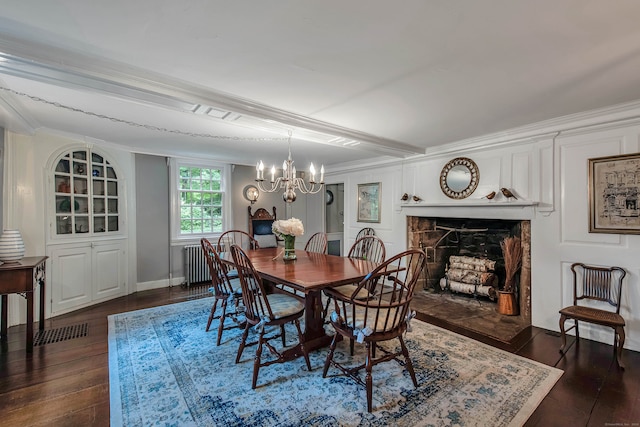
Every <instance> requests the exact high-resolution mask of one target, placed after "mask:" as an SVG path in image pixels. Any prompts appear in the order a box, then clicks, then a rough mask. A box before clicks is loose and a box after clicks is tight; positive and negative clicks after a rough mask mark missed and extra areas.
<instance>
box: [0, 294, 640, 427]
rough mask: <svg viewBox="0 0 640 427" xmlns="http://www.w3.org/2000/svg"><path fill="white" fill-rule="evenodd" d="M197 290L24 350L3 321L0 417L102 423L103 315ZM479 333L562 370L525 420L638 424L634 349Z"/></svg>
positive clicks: (639, 376) (639, 365)
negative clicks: (619, 351)
mask: <svg viewBox="0 0 640 427" xmlns="http://www.w3.org/2000/svg"><path fill="white" fill-rule="evenodd" d="M201 292H202V288H198V287H192V288H191V289H190V290H186V289H183V288H180V287H174V288H166V289H157V290H152V291H145V292H139V293H136V294H132V295H129V296H126V297H122V298H118V299H115V300H112V301H108V302H105V303H102V304H99V305H96V306H93V307H90V308H86V309H83V310H79V311H76V312H74V313H71V314H66V315H63V316H59V317H56V318H53V319H48V320H47V321H46V324H45V328H46V329H47V330H49V329H53V328H60V327H64V326H69V325H76V324H80V323H85V322H86V323H87V324H88V329H87V331H88V332H87V335H86V336H84V337H80V338H73V339H69V340H65V341H60V342H56V343H51V344H45V345H39V346H36V347H35V348H34V352H33V354H32V355H27V354H26V353H25V351H24V348H25V342H24V341H25V340H24V334H25V327H24V325H21V326H17V327H13V328H10V329H9V334H8V339H7V341H6V342H4V343H3V345H2V348H1V352H0V414H2V415H1V418H0V425H3V426H108V425H109V362H108V346H107V334H108V331H107V316H108V315H109V314H114V313H120V312H125V311H131V310H138V309H142V308H147V307H153V306H157V305H164V304H171V303H175V302H180V301H184V300H186V299H188V298H197V297H200V296H201V295H202V294H201ZM203 327H204V325H203ZM475 338H478V337H475ZM212 339H214V335H212ZM481 340H482V341H485V342H487V343H489V344H494V345H496V346H498V347H501V348H504V349H506V350H509V351H511V352H514V353H517V354H519V355H521V356H524V357H528V358H530V359H533V360H536V361H539V362H541V363H544V364H547V365H551V366H556V367H558V368H560V369H562V370H564V375H563V376H562V377H561V378H560V380H559V381H558V383H557V384H556V385H555V387H554V388H553V389H552V390H551V392H550V393H549V394H548V395H547V397H546V398H545V399H544V400H543V401H542V403H541V404H540V406H539V407H538V408H537V409H536V411H535V412H534V413H533V415H532V416H531V418H530V419H529V420H528V422H527V423H526V425H527V426H544V427H547V426H563V427H564V426H607V425H610V426H613V425H619V426H634V425H636V426H638V425H640V353H638V352H632V351H628V350H625V351H624V353H623V360H624V362H625V365H626V370H625V371H621V370H619V369H618V368H617V366H616V364H615V361H614V359H613V350H612V347H611V346H608V345H605V344H601V343H596V342H593V341H587V340H580V342H579V345H576V343H575V342H574V340H573V338H571V339H570V343H571V345H570V347H569V350H568V353H567V355H566V357H560V354H559V353H558V347H559V346H560V338H559V337H558V336H557V334H555V333H553V332H549V331H545V330H543V329H539V328H531V329H530V330H528V331H527V332H526V334H523V336H521V337H519V340H518V341H517V344H515V345H513V346H512V347H511V348H508V347H505V345H504V343H492V342H490V341H489V340H488V339H481Z"/></svg>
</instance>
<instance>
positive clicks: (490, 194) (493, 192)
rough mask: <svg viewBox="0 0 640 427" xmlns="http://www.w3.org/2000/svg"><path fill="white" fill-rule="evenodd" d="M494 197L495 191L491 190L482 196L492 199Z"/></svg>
mask: <svg viewBox="0 0 640 427" xmlns="http://www.w3.org/2000/svg"><path fill="white" fill-rule="evenodd" d="M494 197H496V192H495V191H492V192H491V193H489V194H487V195H486V196H484V198H485V199H489V200H491V199H493V198H494Z"/></svg>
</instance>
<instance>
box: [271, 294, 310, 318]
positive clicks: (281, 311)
mask: <svg viewBox="0 0 640 427" xmlns="http://www.w3.org/2000/svg"><path fill="white" fill-rule="evenodd" d="M267 300H268V301H269V305H270V306H271V311H272V312H273V317H274V318H273V319H271V320H278V319H282V318H285V317H289V316H293V315H295V314H299V313H302V312H303V311H304V304H303V303H301V302H300V301H299V300H298V299H297V298H294V297H292V296H289V295H285V294H269V295H267Z"/></svg>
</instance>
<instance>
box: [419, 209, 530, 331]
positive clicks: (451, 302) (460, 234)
mask: <svg viewBox="0 0 640 427" xmlns="http://www.w3.org/2000/svg"><path fill="white" fill-rule="evenodd" d="M510 236H515V237H519V238H520V239H521V242H522V245H523V259H522V267H521V269H520V272H519V277H518V279H519V280H518V281H517V282H518V286H516V297H517V301H518V306H519V314H518V315H516V316H505V315H502V314H498V313H497V312H496V307H497V305H496V299H497V298H496V294H497V291H498V290H500V289H502V286H503V285H504V277H505V271H504V258H503V255H502V249H501V247H500V242H501V241H502V240H504V239H505V238H506V237H510ZM407 243H408V247H409V248H419V249H422V250H423V251H424V252H425V253H426V255H427V268H426V269H425V271H424V273H423V277H422V278H421V280H420V282H419V283H418V286H417V288H416V293H415V296H414V303H413V305H412V308H413V309H414V310H415V311H416V312H418V314H419V316H420V315H421V316H422V317H429V318H431V320H434V322H433V323H436V324H438V323H440V324H442V325H444V326H448V325H452V326H454V327H456V328H461V329H463V330H469V331H472V332H474V333H477V334H481V335H483V336H487V337H490V338H493V339H496V340H498V341H502V342H507V343H508V342H511V341H512V340H513V339H515V337H516V336H517V335H518V334H519V333H520V332H522V331H523V330H524V329H526V328H527V327H528V326H530V325H531V298H530V296H531V250H530V245H531V223H530V221H528V220H513V219H505V220H502V219H482V218H480V219H478V218H440V217H418V216H409V217H407Z"/></svg>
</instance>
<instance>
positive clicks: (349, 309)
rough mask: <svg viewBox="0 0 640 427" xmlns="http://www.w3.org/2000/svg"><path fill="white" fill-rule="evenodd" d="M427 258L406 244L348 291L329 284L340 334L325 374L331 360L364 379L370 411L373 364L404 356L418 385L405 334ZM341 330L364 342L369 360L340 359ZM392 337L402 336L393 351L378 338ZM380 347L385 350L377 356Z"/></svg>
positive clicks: (333, 317)
mask: <svg viewBox="0 0 640 427" xmlns="http://www.w3.org/2000/svg"><path fill="white" fill-rule="evenodd" d="M425 262H426V256H425V254H424V252H422V251H420V250H416V249H412V250H408V251H405V252H402V253H400V254H398V255H396V256H394V257H392V258H390V259H389V260H387V261H386V262H384V263H382V264H381V265H379V266H378V267H376V268H375V269H374V270H373V271H372V272H371V273H369V274H368V275H367V276H366V277H365V279H364V280H362V282H360V284H358V286H357V287H354V290H353V292H352V294H351V295H349V296H345V295H343V294H341V293H338V292H333V290H332V289H327V290H326V292H327V293H328V294H330V295H331V296H332V298H333V301H334V309H335V311H334V312H333V313H332V314H331V325H332V326H333V328H334V329H335V331H336V334H335V335H334V336H333V340H332V341H331V346H330V347H329V353H328V354H327V358H326V360H325V363H324V369H323V371H322V377H323V378H325V377H326V376H327V371H328V370H329V366H330V365H333V366H335V367H336V368H338V369H340V370H341V371H342V372H343V373H344V374H345V375H347V376H349V377H350V378H352V379H353V380H355V381H356V382H357V383H358V384H360V385H363V386H364V387H365V388H366V390H367V410H368V411H369V412H371V409H372V408H371V406H372V404H371V402H372V394H373V379H372V370H373V367H374V366H375V365H377V364H379V363H382V362H386V361H389V360H394V359H395V360H397V361H398V362H399V363H402V362H400V360H398V357H399V356H403V357H404V363H405V366H406V368H407V371H409V375H410V376H411V380H412V381H413V385H414V386H415V387H417V386H418V381H417V380H416V375H415V372H414V371H413V365H412V363H411V358H410V357H409V352H408V350H407V347H406V345H405V343H404V339H403V338H402V334H403V333H404V332H405V331H406V330H407V329H408V324H409V320H410V319H411V317H412V314H411V311H410V308H409V304H410V303H411V300H412V298H413V292H414V290H415V286H416V283H417V281H418V278H419V277H420V274H421V272H422V269H423V268H424V265H425ZM383 288H384V289H383ZM361 291H367V292H368V293H369V294H370V295H371V297H370V298H367V299H360V298H358V295H359V293H360V292H361ZM338 336H342V337H345V338H348V339H349V340H350V341H353V340H356V341H357V342H358V343H361V344H364V345H365V347H366V351H367V355H366V361H365V363H363V364H361V365H359V366H356V367H350V368H349V367H345V366H343V365H342V364H340V363H338V362H336V361H335V360H334V359H333V355H334V352H335V349H336V346H337V344H338ZM392 339H398V341H399V342H400V349H399V350H396V351H392V350H389V349H385V348H382V347H380V346H379V343H381V342H384V341H389V340H392ZM376 348H378V349H379V350H380V353H382V354H383V355H382V356H380V357H377V358H376V351H375V350H376ZM391 348H393V347H391ZM363 368H365V369H366V376H365V380H364V381H363V380H362V379H361V378H360V377H359V376H358V375H357V373H358V371H360V370H361V369H363Z"/></svg>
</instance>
